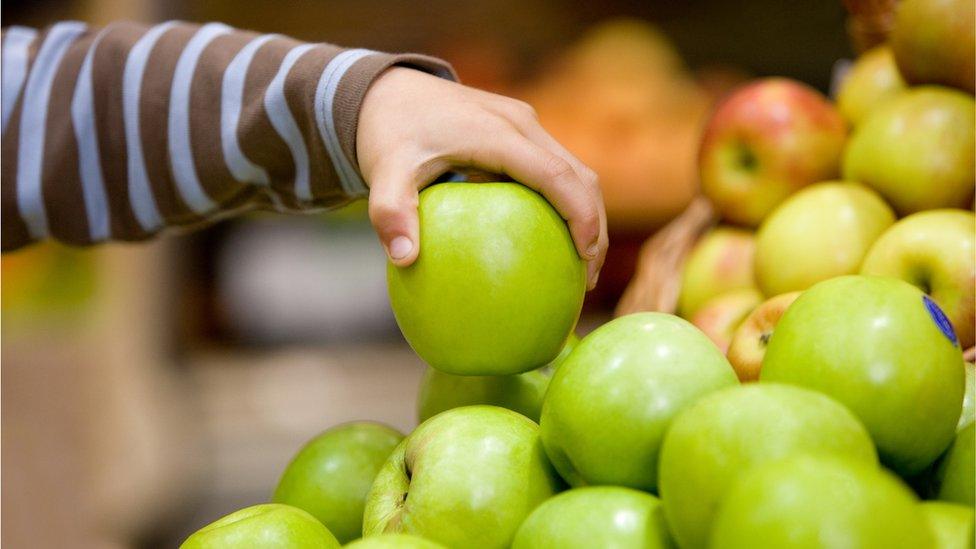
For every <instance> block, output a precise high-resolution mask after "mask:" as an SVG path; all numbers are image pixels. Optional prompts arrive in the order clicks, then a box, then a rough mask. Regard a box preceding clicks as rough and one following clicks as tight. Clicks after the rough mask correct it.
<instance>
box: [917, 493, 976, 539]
mask: <svg viewBox="0 0 976 549" xmlns="http://www.w3.org/2000/svg"><path fill="white" fill-rule="evenodd" d="M921 508H922V514H923V515H925V519H926V521H928V523H929V529H930V530H931V531H932V535H933V537H934V538H935V547H937V548H938V549H972V547H973V546H974V543H973V540H974V537H973V536H974V535H976V531H974V528H976V525H974V523H973V522H974V517H973V508H972V507H969V506H967V505H958V504H955V503H945V502H942V501H923V502H922V504H921Z"/></svg>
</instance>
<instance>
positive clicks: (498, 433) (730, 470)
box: [183, 0, 976, 549]
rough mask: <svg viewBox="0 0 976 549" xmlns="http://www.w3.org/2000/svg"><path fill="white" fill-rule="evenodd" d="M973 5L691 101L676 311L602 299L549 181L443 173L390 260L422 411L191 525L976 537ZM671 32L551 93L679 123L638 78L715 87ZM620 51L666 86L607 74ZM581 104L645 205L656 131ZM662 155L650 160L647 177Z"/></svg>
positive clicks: (485, 542) (782, 541) (404, 544)
mask: <svg viewBox="0 0 976 549" xmlns="http://www.w3.org/2000/svg"><path fill="white" fill-rule="evenodd" d="M946 14H951V15H946ZM967 14H968V15H967ZM972 19H973V17H972V2H971V1H970V2H969V3H968V4H967V1H966V0H903V1H902V2H901V3H900V5H899V8H898V12H897V16H896V17H895V19H894V21H895V27H894V31H893V34H892V35H891V37H890V41H889V42H888V43H885V44H882V45H879V46H877V47H875V48H873V49H870V50H868V51H867V52H865V53H864V54H863V56H862V57H861V58H860V59H859V60H857V61H855V63H854V64H853V67H852V68H851V69H850V70H849V71H848V72H847V73H846V76H841V77H840V79H839V82H838V87H837V90H838V93H837V97H836V102H834V101H832V100H831V99H828V98H827V97H826V96H824V95H822V94H821V93H820V92H819V91H816V90H814V89H812V88H810V87H809V86H807V85H805V84H802V83H800V82H796V81H792V80H789V79H786V78H778V77H774V78H763V79H759V80H756V81H754V82H751V83H749V84H747V85H745V86H743V87H741V88H739V89H738V90H736V91H734V92H733V93H731V94H730V95H729V96H728V97H727V99H726V100H725V101H724V102H722V103H721V104H720V105H718V106H717V108H716V109H715V111H714V112H713V113H712V115H711V116H710V118H708V120H707V121H706V124H705V126H704V132H703V134H702V137H701V138H700V139H699V138H698V137H697V136H698V129H694V128H692V127H691V126H690V125H688V124H683V125H682V126H681V130H680V132H679V133H680V135H679V136H677V137H675V141H676V142H679V141H681V142H683V141H682V140H685V139H687V138H688V136H695V137H694V139H695V140H697V142H699V144H700V147H699V158H698V163H697V168H698V173H699V174H700V179H701V192H702V195H703V196H704V198H701V197H700V198H698V199H696V200H695V203H696V204H702V203H706V202H709V201H710V206H709V204H705V205H704V209H705V210H708V213H707V214H706V215H705V216H703V217H702V219H703V222H702V223H701V224H700V225H698V226H697V227H696V229H695V230H694V231H693V234H692V235H691V237H689V238H687V239H686V240H687V242H686V244H687V246H686V247H685V248H684V249H683V251H682V254H683V255H681V257H685V255H684V254H686V253H687V259H686V260H685V261H684V262H683V263H680V262H679V263H675V265H674V267H676V270H675V272H674V276H673V277H672V278H671V279H668V280H666V281H665V283H666V285H669V287H672V289H673V290H674V292H673V293H672V294H670V295H671V296H672V297H673V298H674V299H673V300H671V303H670V304H668V305H664V306H662V307H660V308H662V309H663V308H666V307H671V308H670V309H668V310H666V311H660V310H654V311H647V310H644V311H643V312H637V313H632V314H627V315H623V316H619V317H617V318H614V319H612V320H608V321H606V322H604V323H602V324H601V325H598V326H593V324H594V323H593V322H592V321H591V319H590V318H589V317H588V318H586V319H584V322H582V323H580V324H579V327H578V326H577V324H578V320H579V316H580V312H581V308H582V302H583V295H584V290H585V273H584V266H583V262H582V261H581V260H580V258H579V257H578V255H577V253H576V251H575V248H574V245H573V242H572V239H571V237H570V233H569V231H568V229H567V226H566V223H565V221H564V220H563V219H562V218H561V217H560V216H559V214H558V213H557V212H556V211H555V209H553V208H552V207H551V206H550V205H549V204H548V203H547V202H546V201H545V199H544V198H542V197H541V196H540V195H538V194H536V193H535V192H533V191H531V190H529V189H527V188H525V187H523V186H521V185H519V184H517V183H438V184H434V185H432V186H430V187H428V188H427V189H425V190H424V191H422V192H421V193H420V196H419V210H420V232H421V247H422V251H421V254H420V256H419V259H418V261H417V262H416V263H415V264H414V265H413V266H410V267H406V268H399V267H396V266H393V265H392V264H390V265H389V266H388V271H387V275H388V276H387V282H388V290H389V293H390V298H391V305H392V309H393V311H394V314H395V316H396V320H397V323H398V325H399V327H400V329H401V331H402V333H403V335H404V337H405V339H406V341H407V342H408V343H409V344H410V346H411V347H412V348H413V349H414V351H415V352H416V353H417V355H419V357H420V358H421V359H423V361H424V362H425V363H426V364H427V370H426V373H425V374H424V377H423V380H422V382H421V385H420V388H419V391H418V396H417V401H416V412H417V419H418V423H419V426H417V427H416V428H415V429H414V430H413V431H412V432H409V433H406V434H405V436H404V435H401V434H400V433H398V432H396V431H393V430H392V429H389V428H387V427H384V426H382V425H378V424H375V423H370V422H357V423H352V424H346V425H342V426H339V427H335V428H333V429H330V430H328V431H326V432H324V433H322V434H321V435H319V436H318V437H316V438H314V439H313V440H312V441H310V442H309V443H308V444H307V445H306V446H305V447H303V448H302V449H300V450H299V451H298V453H297V454H296V456H295V457H294V459H293V460H292V462H291V463H290V465H288V467H287V469H286V470H285V471H284V473H283V475H282V476H281V480H280V482H279V485H278V488H277V489H276V490H275V491H274V492H273V496H272V498H271V502H270V503H264V504H260V505H255V506H253V507H247V508H245V509H242V510H240V511H237V512H236V513H232V514H230V515H228V516H226V517H224V518H222V519H219V520H218V521H216V522H214V523H213V524H211V525H209V526H205V527H203V528H202V529H201V530H199V531H197V532H196V533H194V534H192V535H191V536H190V537H189V538H187V540H186V542H185V543H184V545H183V547H184V548H185V549H194V548H198V547H229V548H237V547H281V548H288V549H305V548H319V547H338V546H339V543H347V544H349V545H347V547H353V548H357V549H371V548H375V549H386V548H406V549H409V548H416V549H436V548H443V549H455V548H460V549H468V548H473V549H480V548H486V549H488V548H499V549H501V548H506V547H513V548H515V549H548V548H553V549H556V548H568V549H574V548H602V547H616V548H624V549H656V548H669V549H671V548H677V549H739V548H749V549H765V548H770V549H780V548H782V549H819V548H824V549H840V548H844V549H847V548H851V549H888V548H895V547H897V548H909V549H914V548H918V549H935V548H956V547H960V548H961V547H972V546H973V545H974V541H976V539H974V536H976V525H974V505H976V501H974V500H976V481H974V477H976V440H974V437H976V422H974V409H976V404H974V394H976V379H974V376H976V374H974V366H973V364H972V363H971V362H972V361H973V355H974V354H976V351H974V350H973V345H974V343H976V319H974V317H976V216H974V214H973V212H972V211H971V210H972V209H973V206H974V202H973V200H974V192H973V191H974V186H976V176H974V164H976V160H974V149H976V144H974V132H976V129H974V127H976V122H974V101H973V96H972V91H973V87H972V80H973V76H972V64H973V62H972V46H973V32H972V23H973V21H972ZM659 38H660V37H658V36H657V35H656V34H655V33H654V32H649V31H648V29H647V28H645V27H641V26H640V25H637V26H634V25H631V24H627V23H619V22H618V23H615V24H613V25H609V26H606V27H602V30H601V31H599V32H596V33H594V34H592V35H590V36H588V37H587V38H586V39H585V40H584V41H583V42H582V43H581V45H579V46H578V47H576V48H575V49H574V50H572V52H571V54H570V55H569V56H568V58H569V59H570V60H572V63H571V65H567V66H565V67H562V68H561V69H560V70H559V71H557V73H556V74H555V75H553V76H551V82H549V83H548V84H546V85H539V86H538V88H537V89H535V90H534V91H535V93H536V96H535V97H537V98H541V101H542V104H541V106H540V109H539V112H540V114H541V115H543V117H544V118H547V119H551V120H555V121H556V126H557V127H558V125H559V123H560V121H562V122H566V123H567V124H568V122H567V120H566V119H567V118H569V117H571V116H579V117H580V118H584V119H585V118H586V117H587V116H588V113H587V112H585V111H586V110H587V109H589V108H590V107H589V106H587V107H586V108H581V107H579V104H582V103H583V102H582V101H576V102H574V104H573V105H572V107H571V106H570V105H569V104H568V103H566V102H565V100H559V99H558V94H555V93H554V90H555V89H556V88H558V86H560V85H562V86H569V85H576V86H577V89H576V90H575V91H574V95H573V97H580V96H586V94H591V95H592V96H593V97H595V98H600V100H598V101H595V102H593V101H591V103H593V104H594V106H592V109H594V110H603V111H613V112H620V113H624V115H623V117H622V120H629V123H630V124H633V125H634V126H635V129H634V130H633V132H632V133H631V134H628V135H629V137H628V139H634V140H636V141H639V142H640V143H642V144H644V145H642V147H644V146H646V149H647V150H649V149H651V148H653V147H652V144H661V143H663V142H664V141H666V140H664V139H661V138H660V136H657V137H655V138H653V139H652V137H651V134H652V133H653V132H651V131H650V130H649V126H648V124H650V122H649V121H650V120H651V119H652V118H653V117H654V114H655V113H654V112H652V110H647V109H651V108H652V107H651V106H650V105H645V104H643V103H641V102H640V100H638V99H635V97H638V98H646V93H643V92H646V91H647V90H650V89H653V90H656V93H658V95H656V96H655V97H659V98H662V99H661V100H662V102H665V103H664V104H667V105H672V106H674V108H675V109H676V110H677V109H678V106H683V107H686V108H687V110H684V111H680V112H676V113H674V116H675V117H677V118H674V119H672V118H668V117H664V118H663V119H665V120H677V119H680V120H682V121H683V122H684V123H687V122H688V120H693V119H696V113H697V114H701V112H702V110H701V109H700V107H701V105H702V104H704V103H703V102H702V101H701V97H700V96H699V94H700V93H701V90H698V89H697V88H696V87H695V86H688V87H684V88H682V87H681V86H679V85H678V84H676V83H675V82H676V80H675V79H674V78H673V77H674V76H675V75H676V74H677V75H680V74H681V73H682V70H683V69H682V68H681V66H680V63H679V62H678V58H677V57H676V54H675V53H674V52H673V51H672V50H671V49H670V48H669V47H668V46H667V44H666V42H662V41H661V40H659ZM628 48H630V49H631V50H632V51H631V53H630V54H621V55H619V56H616V52H618V51H624V50H627V49H628ZM967 63H968V65H967ZM634 67H639V68H643V69H641V70H644V72H639V71H638V72H637V74H631V73H633V72H634ZM967 71H968V72H967ZM611 73H614V74H631V76H632V78H633V82H632V83H633V85H634V89H640V90H643V92H642V93H643V95H641V94H636V95H633V94H631V91H633V90H631V91H628V89H627V88H626V87H625V86H624V87H619V89H618V87H613V86H605V85H603V84H601V78H602V75H606V74H611ZM661 75H670V76H669V78H671V79H670V80H666V81H665V80H658V78H657V77H659V76H661ZM683 81H684V80H683V79H682V78H678V79H677V82H683ZM686 84H687V82H686ZM682 89H683V90H684V91H685V92H688V94H689V97H687V98H685V99H684V100H679V99H678V96H679V95H681V93H679V92H680V90H682ZM635 93H636V92H635ZM549 94H553V95H549ZM666 101H672V102H671V103H666ZM655 108H659V107H655ZM635 112H639V113H640V115H639V116H638V115H633V114H631V115H628V114H626V113H635ZM627 116H632V119H628V118H627ZM662 116H663V115H662ZM584 122H585V121H584ZM580 127H583V128H593V130H592V131H591V132H589V133H588V134H587V135H580V134H579V132H577V133H575V134H574V133H573V132H569V133H568V135H571V136H574V138H575V140H576V141H574V142H573V143H571V144H572V145H573V146H579V147H580V148H581V149H582V150H588V151H589V154H590V155H591V157H601V151H603V152H605V153H606V154H605V155H603V157H602V158H601V159H600V160H599V162H602V163H603V166H604V167H605V166H606V165H608V164H609V165H611V167H610V168H608V169H609V173H611V174H614V178H613V181H614V183H612V184H611V186H610V187H609V189H610V191H609V192H608V193H607V194H608V198H609V199H608V201H607V202H608V205H609V206H610V207H611V208H616V209H618V210H619V211H622V212H625V213H624V214H622V215H621V217H619V218H618V219H621V220H624V221H622V223H625V224H626V223H630V222H633V221H634V219H635V218H636V217H637V216H638V215H639V211H642V210H640V208H644V207H645V206H646V200H645V201H644V202H641V200H637V199H634V201H633V203H630V202H628V200H630V199H628V198H626V197H627V196H631V195H629V194H628V193H627V192H619V193H617V192H616V191H620V190H621V189H622V188H623V185H622V184H621V183H620V182H621V181H624V180H625V179H626V177H623V176H621V174H624V175H628V174H629V175H633V174H636V173H637V172H639V171H640V170H639V169H638V168H639V167H641V166H644V165H646V164H647V162H648V159H645V158H635V157H633V155H630V156H628V158H629V160H627V161H626V163H625V161H624V160H621V157H622V155H623V154H624V153H623V152H621V151H610V150H608V149H607V146H608V145H607V144H608V143H612V140H610V139H605V138H604V137H601V136H606V135H607V134H606V131H609V130H606V129H605V128H603V129H601V130H600V131H603V132H604V133H602V134H600V133H598V131H597V129H598V128H602V126H599V125H597V124H595V123H594V125H592V126H587V125H586V123H584V124H582V125H581V126H580ZM563 130H565V128H563ZM554 133H559V132H554ZM584 133H586V132H584ZM560 135H567V134H565V133H563V134H560ZM655 135H656V134H655ZM570 141H573V139H570ZM676 146H677V145H676ZM571 148H572V147H571ZM621 150H623V149H621ZM627 150H631V151H632V150H633V149H627ZM638 150H645V148H641V147H638ZM666 150H671V149H666ZM599 171H601V175H602V171H604V170H603V169H602V168H601V169H600V170H599ZM644 183H646V178H645V179H640V180H639V181H638V180H637V178H636V177H635V178H634V179H633V181H631V182H630V183H628V184H629V185H633V186H634V187H635V188H637V187H640V188H641V189H643V191H641V192H640V193H637V194H635V195H633V196H637V197H643V198H644V199H647V200H650V199H648V198H647V197H648V196H651V195H652V194H653V192H651V191H648V190H647V188H645V187H649V186H647V185H644ZM642 185H643V186H642ZM645 191H646V193H650V194H646V193H645ZM615 193H616V194H615ZM642 193H644V194H642ZM678 194H681V193H678ZM621 197H624V198H621ZM672 198H674V197H672ZM677 202H681V201H680V200H676V201H675V202H672V203H669V207H670V206H673V205H674V203H677ZM642 204H643V205H642ZM631 206H634V207H631ZM713 210H714V211H713ZM657 213H659V212H657ZM713 213H714V216H713V217H711V218H708V217H707V216H709V215H712V214H713ZM648 215H651V216H653V215H655V214H654V213H649V214H648ZM627 220H629V221H627ZM635 223H637V222H635ZM637 224H638V225H639V224H640V223H637ZM694 239H697V240H694ZM689 250H690V251H689ZM657 280H660V279H657ZM662 285H664V284H662ZM672 312H674V313H676V314H670V313H672ZM591 327H592V330H590V328H591ZM577 329H578V330H579V332H580V336H581V337H580V338H577V337H576V335H575V333H576V330H577ZM587 332H588V333H587ZM360 537H362V539H357V538H360Z"/></svg>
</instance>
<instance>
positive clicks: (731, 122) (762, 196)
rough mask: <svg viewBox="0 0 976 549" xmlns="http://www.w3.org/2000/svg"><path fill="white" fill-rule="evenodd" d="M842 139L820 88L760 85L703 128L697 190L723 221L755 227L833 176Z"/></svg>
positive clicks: (737, 96) (843, 132)
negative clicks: (799, 192)
mask: <svg viewBox="0 0 976 549" xmlns="http://www.w3.org/2000/svg"><path fill="white" fill-rule="evenodd" d="M846 137H847V127H846V124H845V123H844V119H843V118H842V117H841V116H840V114H839V113H838V112H837V110H836V109H834V107H833V105H832V104H831V103H830V101H828V100H827V98H826V97H824V96H823V95H821V94H820V93H819V92H818V91H817V90H814V89H813V88H811V87H809V86H806V85H805V84H802V83H800V82H796V81H794V80H789V79H786V78H765V79H762V80H757V81H755V82H753V83H751V84H748V85H746V86H744V87H742V88H740V89H739V90H737V91H735V92H734V93H733V94H732V95H731V96H730V97H729V98H728V99H726V100H725V101H724V102H723V103H722V104H721V105H719V106H718V108H717V109H716V110H715V112H714V114H712V117H711V119H710V120H709V121H708V123H707V125H706V127H705V133H704V135H703V137H702V142H701V149H700V152H699V159H698V163H699V169H700V175H701V186H702V192H703V193H705V196H707V197H708V198H709V199H710V200H711V201H712V203H713V204H714V205H715V209H716V210H717V211H718V213H719V214H721V216H722V217H723V218H724V219H727V220H729V221H731V222H733V223H736V224H740V225H746V226H750V227H755V226H758V225H759V223H760V222H761V221H762V220H763V218H765V217H766V215H767V214H768V213H769V212H771V211H772V210H773V208H775V207H776V205H777V204H779V203H780V202H782V201H783V200H785V199H786V197H787V196H789V195H790V194H792V193H793V192H795V191H796V190H798V189H800V188H801V187H803V186H806V185H809V184H811V183H816V182H817V181H824V180H826V179H833V178H835V177H837V176H838V174H839V170H840V159H841V152H842V150H843V147H844V141H845V139H846Z"/></svg>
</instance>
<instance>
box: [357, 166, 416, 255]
mask: <svg viewBox="0 0 976 549" xmlns="http://www.w3.org/2000/svg"><path fill="white" fill-rule="evenodd" d="M375 179H376V180H375V181H374V183H373V184H372V185H371V187H370V192H369V220H370V222H371V223H372V224H373V228H374V229H375V230H376V234H377V235H378V236H379V238H380V243H382V244H383V248H384V249H385V250H386V255H387V256H388V257H389V258H390V261H392V262H393V264H394V265H396V266H397V267H406V266H408V265H410V264H412V263H413V262H414V261H415V260H416V259H417V255H418V254H419V253H420V222H419V220H418V219H417V201H418V198H417V187H416V186H415V185H414V184H413V182H412V181H410V180H409V179H408V178H403V177H399V178H397V177H396V176H391V177H379V178H375Z"/></svg>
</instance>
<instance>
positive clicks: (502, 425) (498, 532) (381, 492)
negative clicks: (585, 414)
mask: <svg viewBox="0 0 976 549" xmlns="http://www.w3.org/2000/svg"><path fill="white" fill-rule="evenodd" d="M562 486H563V484H562V482H561V481H560V480H559V477H558V475H556V472H555V470H553V468H552V465H551V464H550V463H549V460H548V459H547V458H546V454H545V451H544V450H543V448H542V443H541V441H540V440H539V426H538V425H536V424H535V422H533V421H532V420H530V419H528V418H526V417H525V416H523V415H521V414H518V413H516V412H513V411H511V410H506V409H505V408H499V407H497V406H465V407H463V408H454V409H453V410H448V411H446V412H443V413H441V414H438V415H436V416H434V417H432V418H430V419H428V420H427V421H425V422H423V423H422V424H420V426H419V427H417V429H416V430H415V431H414V432H413V433H410V435H408V436H407V438H405V439H404V440H403V442H401V443H400V445H399V446H397V448H396V449H395V450H394V451H393V454H391V455H390V458H389V459H388V460H387V462H386V464H384V465H383V468H382V469H381V470H380V472H379V474H378V475H377V476H376V480H375V481H374V483H373V487H372V488H371V489H370V493H369V496H368V497H367V501H366V511H365V513H364V514H363V536H364V537H371V536H374V535H379V534H384V533H405V534H413V535H417V536H420V537H423V538H427V539H430V540H433V541H436V542H438V543H441V544H443V545H446V546H447V547H465V548H470V549H495V548H497V549H502V548H507V547H508V546H509V545H510V544H511V543H512V538H513V537H514V536H515V532H516V530H517V529H518V527H519V525H521V524H522V521H523V520H525V517H527V516H528V515H529V513H531V512H532V510H533V509H535V508H536V506H538V505H539V504H540V503H542V502H543V501H545V500H546V499H548V498H550V497H551V496H553V495H554V494H555V493H556V492H557V491H559V490H560V489H561V487H562Z"/></svg>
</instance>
